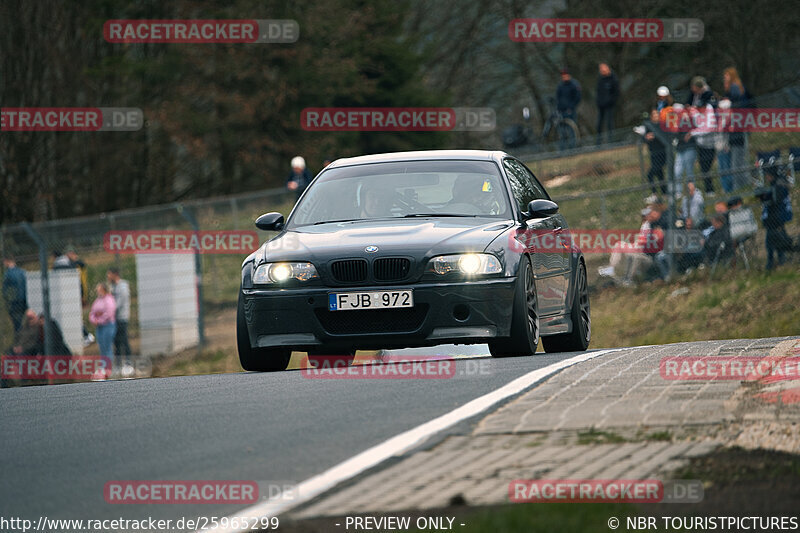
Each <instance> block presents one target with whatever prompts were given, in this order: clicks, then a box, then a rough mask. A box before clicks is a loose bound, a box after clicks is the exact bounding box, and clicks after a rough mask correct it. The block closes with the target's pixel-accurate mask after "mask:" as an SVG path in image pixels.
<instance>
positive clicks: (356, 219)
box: [311, 218, 368, 226]
mask: <svg viewBox="0 0 800 533" xmlns="http://www.w3.org/2000/svg"><path fill="white" fill-rule="evenodd" d="M359 220H368V219H366V218H343V219H341V220H320V221H319V222H314V223H313V224H311V225H312V226H319V225H320V224H336V223H338V222H358V221H359Z"/></svg>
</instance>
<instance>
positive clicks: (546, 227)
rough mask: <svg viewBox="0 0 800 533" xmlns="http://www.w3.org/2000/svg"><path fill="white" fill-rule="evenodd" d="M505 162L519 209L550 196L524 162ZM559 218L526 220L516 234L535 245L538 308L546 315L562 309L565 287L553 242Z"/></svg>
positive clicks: (533, 250) (508, 160) (525, 209)
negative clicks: (535, 184) (532, 201)
mask: <svg viewBox="0 0 800 533" xmlns="http://www.w3.org/2000/svg"><path fill="white" fill-rule="evenodd" d="M503 166H504V168H505V170H506V174H507V176H508V180H509V183H510V184H511V191H512V193H513V195H514V200H515V201H516V202H517V205H518V206H519V209H520V211H527V210H528V203H529V202H530V201H531V200H536V199H537V198H544V199H549V198H548V197H547V194H546V193H545V192H544V189H542V188H541V187H535V186H534V183H537V184H538V182H532V181H531V179H530V177H529V173H528V170H527V169H526V168H525V166H524V165H523V164H522V163H520V162H519V161H517V160H516V159H512V158H507V159H505V160H504V161H503ZM531 176H532V175H531ZM557 220H558V219H557V218H556V217H554V216H550V217H545V218H536V219H530V220H526V221H524V222H523V223H522V224H523V228H522V230H523V231H522V232H520V235H519V236H518V237H517V239H518V240H520V241H521V242H523V243H524V244H525V245H526V246H529V247H530V248H532V253H531V265H532V267H533V274H534V279H535V282H536V292H537V296H538V297H539V312H540V313H541V315H543V316H544V315H551V314H556V313H559V312H560V311H561V309H562V303H561V301H562V300H561V299H562V298H563V297H562V293H563V292H564V287H563V283H562V277H561V275H562V272H561V261H560V258H559V256H560V255H561V254H560V252H559V250H558V249H557V248H556V247H555V246H554V245H553V243H554V242H555V237H556V222H557Z"/></svg>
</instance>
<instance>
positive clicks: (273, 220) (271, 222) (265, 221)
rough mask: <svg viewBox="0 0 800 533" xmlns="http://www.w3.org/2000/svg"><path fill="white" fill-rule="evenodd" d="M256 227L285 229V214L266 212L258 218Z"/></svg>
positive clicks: (276, 229)
mask: <svg viewBox="0 0 800 533" xmlns="http://www.w3.org/2000/svg"><path fill="white" fill-rule="evenodd" d="M256 227H257V228H258V229H261V230H264V231H280V230H281V229H283V215H281V214H280V213H265V214H263V215H261V216H260V217H258V218H257V219H256Z"/></svg>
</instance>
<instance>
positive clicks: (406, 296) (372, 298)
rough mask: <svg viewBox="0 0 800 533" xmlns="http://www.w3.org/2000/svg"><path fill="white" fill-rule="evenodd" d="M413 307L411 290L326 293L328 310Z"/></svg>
mask: <svg viewBox="0 0 800 533" xmlns="http://www.w3.org/2000/svg"><path fill="white" fill-rule="evenodd" d="M400 307H414V295H413V292H412V291H369V292H336V293H330V294H328V309H329V310H330V311H348V310H352V309H397V308H400Z"/></svg>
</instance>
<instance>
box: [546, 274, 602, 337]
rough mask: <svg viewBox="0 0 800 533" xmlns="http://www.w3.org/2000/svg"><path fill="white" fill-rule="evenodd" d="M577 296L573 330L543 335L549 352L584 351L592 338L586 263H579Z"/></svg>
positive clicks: (573, 303) (572, 315) (573, 312)
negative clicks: (547, 335)
mask: <svg viewBox="0 0 800 533" xmlns="http://www.w3.org/2000/svg"><path fill="white" fill-rule="evenodd" d="M575 282H576V285H575V298H573V299H572V308H571V310H570V319H571V320H572V331H571V332H569V333H562V334H560V335H552V336H550V337H542V346H543V347H544V351H546V352H547V353H553V352H582V351H584V350H585V349H586V348H588V347H589V342H590V341H591V340H592V315H591V313H590V310H589V286H588V283H587V281H586V265H584V264H583V261H581V262H579V263H578V275H577V276H576V279H575Z"/></svg>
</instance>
